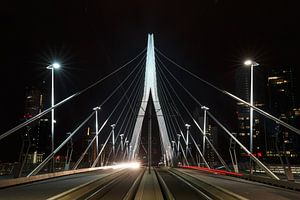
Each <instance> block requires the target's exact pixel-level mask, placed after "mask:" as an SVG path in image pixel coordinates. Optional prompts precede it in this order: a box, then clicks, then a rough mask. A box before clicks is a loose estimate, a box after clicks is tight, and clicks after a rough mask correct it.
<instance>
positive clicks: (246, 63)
mask: <svg viewBox="0 0 300 200" xmlns="http://www.w3.org/2000/svg"><path fill="white" fill-rule="evenodd" d="M244 65H246V66H258V65H259V64H258V63H257V62H254V61H252V60H246V61H245V62H244Z"/></svg>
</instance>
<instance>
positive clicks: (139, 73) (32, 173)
mask: <svg viewBox="0 0 300 200" xmlns="http://www.w3.org/2000/svg"><path fill="white" fill-rule="evenodd" d="M143 60H145V55H144V56H143V57H142V59H141V60H140V62H139V63H138V64H137V65H136V66H135V67H134V69H133V70H132V71H131V72H130V73H129V75H128V76H127V77H126V78H125V79H124V80H123V81H122V82H121V83H120V84H119V85H118V86H117V87H116V88H115V89H114V90H113V92H112V93H110V95H109V96H108V97H107V98H106V99H105V100H104V101H103V102H102V103H101V104H100V106H103V105H104V104H105V103H106V102H107V101H108V100H109V99H110V98H111V97H112V96H113V95H114V94H115V93H116V92H117V91H118V90H119V89H120V88H121V86H122V85H123V84H124V83H125V82H126V81H127V80H128V79H129V77H130V76H132V74H133V73H134V72H135V71H136V70H137V69H138V70H137V73H136V74H135V78H134V79H133V80H132V82H131V84H130V85H129V87H128V88H127V90H126V91H125V92H124V94H123V96H122V97H121V99H120V100H119V102H118V103H117V105H116V107H115V108H114V109H113V111H112V112H111V114H110V115H109V117H108V118H107V119H106V120H105V122H104V123H103V125H102V126H101V128H100V129H99V130H98V131H97V132H96V134H95V136H94V138H93V139H92V140H91V142H90V143H89V145H88V147H87V148H86V150H85V151H84V153H83V154H82V156H81V157H80V158H79V160H78V161H77V162H76V164H75V166H74V169H76V168H77V167H78V165H79V163H80V162H81V160H82V159H83V157H84V156H85V155H86V153H87V151H88V150H89V148H90V147H91V145H92V143H93V142H94V140H95V139H96V137H98V134H99V133H100V132H101V130H102V129H103V128H104V126H105V125H106V123H107V122H108V120H109V119H110V117H111V116H112V115H113V114H114V112H115V110H116V108H117V107H118V106H119V105H120V103H121V102H122V100H123V99H124V97H125V96H126V93H127V92H128V90H129V88H131V86H132V84H133V83H134V81H135V80H136V78H137V77H138V75H140V76H139V77H140V78H139V79H141V76H142V72H143V70H142V69H143V68H139V67H140V65H141V63H142V61H143ZM124 109H125V107H124ZM94 114H95V111H93V112H92V113H91V114H90V115H89V116H88V117H87V118H86V119H85V120H84V121H83V122H82V123H81V124H80V125H79V126H78V127H77V128H76V129H75V130H74V131H73V132H72V133H71V134H70V136H69V137H68V138H67V139H65V140H64V141H63V142H62V143H61V144H60V145H59V146H58V147H57V148H56V149H55V150H54V151H53V152H51V153H50V155H48V157H47V158H46V159H45V160H44V161H43V162H41V163H40V164H39V165H38V166H37V167H36V168H35V169H34V170H33V171H32V172H31V173H29V174H28V175H27V177H29V176H32V175H36V174H37V173H38V172H39V171H40V170H41V169H42V168H43V167H44V166H45V165H46V164H47V162H49V160H50V159H51V158H52V157H53V156H54V155H55V154H56V153H57V152H58V151H59V150H60V149H61V148H62V147H63V146H64V145H65V144H66V143H67V142H68V141H69V140H70V139H71V138H72V137H73V136H74V134H75V133H76V132H77V131H78V130H79V129H80V128H81V127H82V126H83V125H84V124H86V123H87V122H88V121H89V119H90V118H91V117H92V116H93V115H94ZM119 118H120V117H119ZM108 138H109V137H108ZM104 147H105V145H104V146H103V148H104ZM103 148H102V149H101V152H102V151H103Z"/></svg>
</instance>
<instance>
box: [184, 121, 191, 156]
mask: <svg viewBox="0 0 300 200" xmlns="http://www.w3.org/2000/svg"><path fill="white" fill-rule="evenodd" d="M185 127H186V140H185V142H186V143H185V151H186V152H185V154H186V155H188V151H189V129H190V127H191V125H189V124H185Z"/></svg>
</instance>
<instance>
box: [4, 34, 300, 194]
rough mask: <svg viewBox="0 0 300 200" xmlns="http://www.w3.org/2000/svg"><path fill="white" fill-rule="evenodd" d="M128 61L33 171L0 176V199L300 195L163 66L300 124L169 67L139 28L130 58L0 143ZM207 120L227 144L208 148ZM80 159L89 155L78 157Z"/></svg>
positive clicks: (288, 175) (291, 180) (288, 176)
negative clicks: (82, 139) (75, 152)
mask: <svg viewBox="0 0 300 200" xmlns="http://www.w3.org/2000/svg"><path fill="white" fill-rule="evenodd" d="M167 62H168V65H167V64H166V63H167ZM132 65H133V67H132V68H130V70H127V71H129V73H128V74H127V75H126V76H125V78H124V79H123V80H122V81H121V82H120V83H119V84H118V85H117V87H116V88H114V89H113V90H112V92H111V93H110V94H109V95H108V96H107V97H106V98H105V99H104V101H103V102H101V104H100V105H95V106H94V109H92V110H91V112H90V114H89V115H88V116H86V118H85V119H84V120H82V121H81V122H79V123H78V125H77V126H76V127H75V128H74V129H73V130H72V131H71V132H70V133H68V136H67V138H66V139H65V140H64V141H62V142H61V143H59V144H56V145H55V146H54V148H53V150H52V151H51V152H50V154H49V155H47V156H46V158H45V159H43V160H42V161H41V162H39V163H38V164H36V165H34V166H32V168H28V169H25V168H21V169H20V171H19V172H18V174H19V178H15V179H5V180H1V181H0V187H1V188H2V189H0V194H1V195H0V199H47V198H49V199H184V198H185V199H186V198H188V199H254V198H256V199H262V198H269V199H299V198H300V192H299V190H300V185H299V183H298V182H297V178H295V177H293V173H292V171H291V168H290V166H286V165H283V166H282V169H283V170H284V173H278V171H276V170H274V169H272V168H271V167H270V164H269V163H265V162H263V161H262V160H260V159H259V158H258V157H257V156H256V155H254V154H253V152H252V151H251V150H250V149H248V147H247V146H248V145H246V144H243V143H242V142H240V141H239V140H238V137H237V136H236V134H234V133H233V132H232V130H230V128H228V127H229V126H228V125H226V124H224V123H223V122H222V121H221V120H219V119H218V118H217V116H216V115H215V114H214V113H218V112H217V111H215V110H213V109H210V108H208V107H207V105H203V104H202V103H201V102H200V100H199V99H198V98H197V97H196V95H195V91H191V90H189V89H188V88H187V87H186V85H185V83H184V82H183V81H182V80H181V78H180V77H179V76H176V75H175V74H174V73H173V72H172V70H171V68H169V67H168V66H169V65H172V66H173V67H176V69H177V70H180V72H181V73H185V74H186V75H189V76H190V78H192V79H195V80H196V81H198V82H199V84H204V85H206V86H207V87H209V88H210V89H211V90H215V91H216V92H219V93H221V94H222V95H224V96H227V97H230V98H231V99H232V100H234V101H236V102H239V103H242V104H244V106H247V107H251V109H253V110H254V111H255V112H256V113H259V114H260V115H262V116H264V117H265V118H266V119H268V120H272V121H274V122H276V124H278V125H280V126H282V127H284V128H286V129H288V130H290V131H292V132H294V134H300V130H299V129H297V128H295V127H293V126H291V125H289V124H287V123H286V122H284V121H282V120H281V119H279V118H276V117H275V116H273V115H271V114H269V113H267V112H265V111H264V110H261V109H259V108H257V107H255V106H254V105H253V103H249V102H246V101H245V100H243V99H241V98H239V97H237V96H235V95H234V94H231V93H229V92H227V91H225V90H223V89H221V88H219V87H217V86H215V85H213V84H212V83H210V82H208V81H206V80H204V79H202V78H200V77H199V76H197V75H196V74H194V73H192V72H191V71H189V70H187V68H185V67H182V66H181V65H179V64H177V63H176V62H175V61H173V60H172V59H170V58H169V57H168V56H167V55H166V54H165V53H163V52H161V51H160V50H159V49H157V48H155V45H154V36H153V34H149V35H148V43H147V48H146V49H145V50H143V51H142V52H140V53H139V54H138V55H137V56H136V57H134V58H133V59H132V60H130V61H128V62H127V63H126V64H124V65H123V66H121V67H120V68H118V69H117V70H115V71H113V72H112V73H110V74H108V75H107V76H105V77H103V78H101V79H99V80H98V81H96V82H95V83H93V84H91V85H89V86H88V87H86V88H84V89H83V90H80V91H78V92H76V93H74V94H73V95H71V96H69V97H67V98H65V99H64V100H62V101H60V102H58V103H56V104H53V106H52V107H50V108H48V109H46V110H44V111H41V112H40V113H39V114H37V115H35V116H33V117H32V118H30V119H28V120H27V121H25V122H23V123H21V124H19V125H18V126H16V127H14V128H12V129H11V130H8V131H7V132H5V133H3V134H1V135H0V140H5V139H6V137H7V136H9V135H11V134H18V133H19V132H18V130H20V129H22V128H24V127H26V126H28V125H29V124H31V123H34V122H35V121H38V120H39V119H40V118H42V117H43V116H45V115H46V114H48V113H50V112H52V113H53V115H52V116H53V118H52V122H53V121H54V110H55V109H57V108H59V107H61V106H64V105H65V104H67V103H68V102H70V101H72V100H73V99H75V98H77V97H78V96H80V95H82V94H83V93H85V92H86V91H88V90H90V89H92V88H94V87H96V86H97V85H100V84H102V83H103V81H105V80H106V79H113V78H114V76H115V75H116V74H119V73H124V71H125V69H128V68H129V67H130V66H132ZM120 91H121V92H120ZM118 92H120V93H121V96H118V98H117V99H118V100H117V101H116V102H115V105H114V106H113V107H112V109H111V110H110V111H109V112H108V115H107V116H103V115H102V110H103V109H104V108H105V106H106V105H107V103H108V102H109V101H110V100H111V99H112V98H113V97H114V96H115V95H116V94H117V93H118ZM196 92H197V91H196ZM182 94H184V96H183V95H182ZM191 101H192V102H193V103H195V104H196V105H197V106H198V107H199V108H201V110H202V114H201V115H203V118H201V120H202V121H199V119H198V118H197V116H195V115H194V114H193V112H192V110H191V107H190V106H189V103H190V102H191ZM99 118H102V119H101V120H100V119H99ZM91 121H93V123H94V124H95V125H94V130H95V131H94V133H93V134H90V139H89V142H88V144H87V146H85V147H84V149H83V151H82V152H81V153H80V155H79V156H78V158H77V159H76V160H74V158H73V157H72V150H71V148H67V153H66V159H65V160H66V162H65V166H64V167H57V166H56V165H55V160H54V158H55V155H57V154H59V153H61V151H62V150H66V147H67V146H68V147H70V145H71V146H72V139H73V138H74V137H75V136H76V135H77V134H80V133H82V132H83V129H85V128H86V127H87V124H88V123H90V122H91ZM208 121H210V123H213V124H215V126H218V127H219V129H220V131H219V132H218V134H223V136H222V137H220V138H226V139H224V140H222V141H220V143H222V144H224V146H225V147H226V148H227V147H228V149H229V150H227V151H224V148H220V147H217V146H215V143H214V140H212V139H211V135H212V133H211V130H209V129H210V127H209V126H208ZM52 124H54V123H52ZM53 133H54V132H53ZM52 137H53V135H52ZM214 137H217V138H218V137H219V135H214ZM236 150H241V151H243V152H244V153H245V154H246V155H248V157H247V165H242V164H241V162H239V160H238V159H237V153H236ZM91 155H93V156H91ZM88 156H90V159H89V162H86V158H87V157H88ZM212 156H213V157H214V159H211V157H212ZM49 170H50V171H51V172H50V173H49ZM271 185H272V186H271ZM297 190H298V191H297Z"/></svg>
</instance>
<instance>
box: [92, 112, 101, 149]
mask: <svg viewBox="0 0 300 200" xmlns="http://www.w3.org/2000/svg"><path fill="white" fill-rule="evenodd" d="M93 110H94V111H95V120H96V121H95V129H96V131H95V134H96V152H97V154H98V153H99V137H98V135H97V134H98V131H99V128H98V111H99V110H101V107H99V106H98V107H95V108H93Z"/></svg>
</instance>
